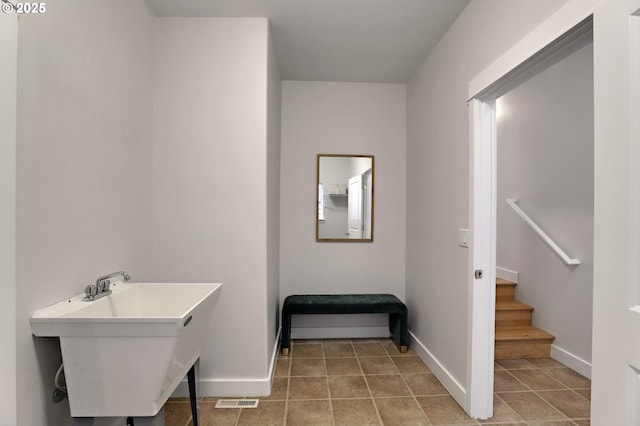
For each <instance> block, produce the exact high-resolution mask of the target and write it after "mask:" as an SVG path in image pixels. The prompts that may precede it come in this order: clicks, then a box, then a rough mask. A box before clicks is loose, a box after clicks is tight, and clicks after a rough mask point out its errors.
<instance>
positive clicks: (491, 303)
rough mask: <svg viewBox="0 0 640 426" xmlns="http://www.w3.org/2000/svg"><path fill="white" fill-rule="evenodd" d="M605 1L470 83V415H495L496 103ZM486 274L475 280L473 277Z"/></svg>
mask: <svg viewBox="0 0 640 426" xmlns="http://www.w3.org/2000/svg"><path fill="white" fill-rule="evenodd" d="M602 1H603V0H571V1H569V2H568V3H566V4H565V5H564V6H562V7H561V8H560V9H558V11H556V12H555V13H554V14H553V15H551V16H550V17H549V18H547V20H545V21H544V22H543V23H542V24H540V25H539V26H538V27H537V28H536V29H535V30H533V31H532V32H531V33H529V34H528V35H527V36H526V37H524V38H523V39H522V40H521V41H520V42H518V43H516V44H515V45H514V46H513V47H512V48H511V49H509V50H508V51H507V52H505V53H504V54H503V55H502V56H501V57H499V58H498V59H497V60H496V61H494V62H493V63H492V64H491V65H490V66H489V67H487V68H486V69H485V70H484V71H482V72H481V73H480V74H478V75H476V76H475V77H474V78H473V79H471V80H470V81H469V98H468V99H469V129H470V131H469V143H470V146H469V177H470V183H469V189H470V191H469V198H470V199H469V205H470V206H471V209H470V211H469V228H470V242H471V244H470V249H471V250H470V252H469V271H470V274H469V283H468V285H469V294H470V298H469V323H468V335H467V336H468V337H467V392H466V405H467V406H466V408H467V413H468V414H469V415H470V416H471V417H475V418H481V419H484V418H488V417H491V416H492V415H493V366H494V362H493V361H494V326H495V275H496V260H495V254H496V206H497V205H496V194H497V188H496V172H497V167H496V148H497V143H496V142H497V141H496V131H495V130H496V120H495V100H496V99H497V98H498V97H500V96H501V95H503V94H504V93H506V92H507V91H509V90H510V89H511V88H513V87H515V86H516V85H517V84H519V83H520V82H522V81H524V80H525V79H527V78H528V77H530V76H532V75H535V74H536V73H537V72H538V71H540V70H541V69H543V68H544V67H545V66H546V64H548V63H549V62H550V61H554V60H556V59H557V58H559V57H564V56H566V54H567V51H570V50H571V49H575V45H576V43H579V42H582V41H583V40H584V36H585V34H586V32H587V31H591V29H592V21H591V19H590V16H591V15H592V14H593V12H594V10H595V9H596V8H597V6H598V5H599V4H600V3H602ZM476 271H482V276H481V277H480V278H476V276H475V272H476Z"/></svg>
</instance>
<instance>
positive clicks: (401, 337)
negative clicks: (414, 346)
mask: <svg viewBox="0 0 640 426" xmlns="http://www.w3.org/2000/svg"><path fill="white" fill-rule="evenodd" d="M389 332H391V335H392V336H393V340H394V341H395V344H396V346H397V347H398V350H399V351H400V352H401V353H406V352H407V350H408V349H409V330H408V326H407V315H406V314H389Z"/></svg>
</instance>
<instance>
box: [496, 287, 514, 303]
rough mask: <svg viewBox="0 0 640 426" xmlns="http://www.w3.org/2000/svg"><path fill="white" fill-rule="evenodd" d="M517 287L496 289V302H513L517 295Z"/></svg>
mask: <svg viewBox="0 0 640 426" xmlns="http://www.w3.org/2000/svg"><path fill="white" fill-rule="evenodd" d="M515 291H516V289H515V285H499V286H497V287H496V301H498V302H502V301H505V302H506V301H509V300H513V297H514V295H515Z"/></svg>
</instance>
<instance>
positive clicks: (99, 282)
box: [84, 271, 131, 300]
mask: <svg viewBox="0 0 640 426" xmlns="http://www.w3.org/2000/svg"><path fill="white" fill-rule="evenodd" d="M118 276H122V278H123V279H124V280H125V281H129V280H130V279H131V278H130V277H129V274H127V273H126V272H125V271H118V272H112V273H110V274H107V275H102V276H100V277H98V278H97V279H96V283H95V284H89V285H88V286H87V287H86V288H85V289H84V293H85V294H86V295H87V300H96V299H99V298H101V297H104V296H108V295H109V294H111V290H110V289H109V287H110V286H111V278H114V277H118Z"/></svg>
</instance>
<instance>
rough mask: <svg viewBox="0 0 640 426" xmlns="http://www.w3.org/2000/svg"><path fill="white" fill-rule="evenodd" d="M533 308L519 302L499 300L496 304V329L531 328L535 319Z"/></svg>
mask: <svg viewBox="0 0 640 426" xmlns="http://www.w3.org/2000/svg"><path fill="white" fill-rule="evenodd" d="M532 312H533V307H531V306H529V305H525V304H524V303H520V302H518V301H517V300H498V301H497V302H496V327H524V326H530V325H531V321H532V319H533V315H532Z"/></svg>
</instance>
